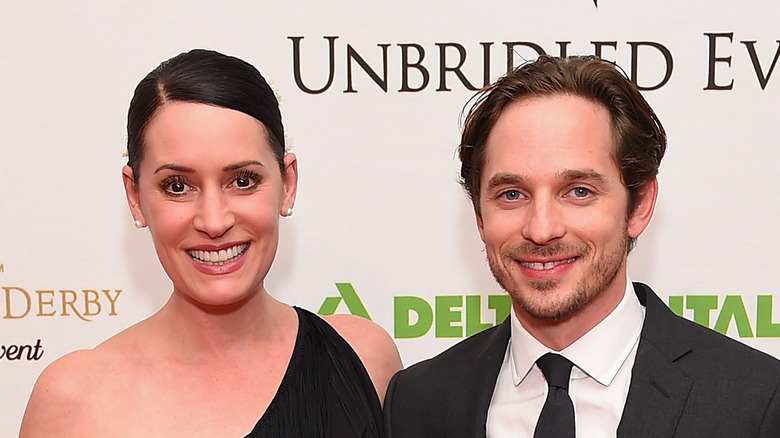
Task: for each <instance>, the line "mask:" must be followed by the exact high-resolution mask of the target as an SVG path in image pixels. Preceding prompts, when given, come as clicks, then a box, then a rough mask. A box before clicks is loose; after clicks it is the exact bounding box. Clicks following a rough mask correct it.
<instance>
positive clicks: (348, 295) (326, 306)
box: [317, 283, 371, 319]
mask: <svg viewBox="0 0 780 438" xmlns="http://www.w3.org/2000/svg"><path fill="white" fill-rule="evenodd" d="M336 289H338V291H339V295H340V296H338V297H327V298H325V301H323V302H322V305H321V306H320V310H318V311H317V313H319V314H320V315H333V314H334V313H336V309H337V308H338V307H339V304H341V300H344V303H345V304H346V305H347V309H349V313H351V314H353V315H357V316H362V317H363V318H366V319H371V315H369V314H368V310H367V309H366V306H364V305H363V302H362V301H361V300H360V297H359V296H358V294H357V292H356V291H355V288H354V287H352V283H336Z"/></svg>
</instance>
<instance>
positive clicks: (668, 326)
mask: <svg viewBox="0 0 780 438" xmlns="http://www.w3.org/2000/svg"><path fill="white" fill-rule="evenodd" d="M642 287H644V288H646V289H647V290H648V291H649V290H650V289H649V287H647V286H645V285H642ZM651 292H652V291H651ZM640 299H642V298H640ZM646 300H647V301H646V304H647V309H648V312H647V316H646V320H645V329H646V330H645V331H644V332H643V334H642V338H643V341H645V342H647V343H650V344H653V345H654V346H655V348H657V349H659V350H661V351H663V352H664V354H665V355H667V356H669V357H670V358H673V357H675V356H680V357H679V361H680V363H683V364H685V363H689V364H691V365H697V364H706V368H707V369H708V370H710V372H713V373H714V372H722V373H729V372H741V371H742V370H745V369H748V368H750V369H754V370H758V369H760V370H763V371H764V374H763V376H764V377H767V378H770V379H772V380H776V381H777V380H780V360H778V359H777V358H775V357H773V356H771V355H769V354H767V353H764V352H763V351H760V350H757V349H755V348H753V347H751V346H748V345H746V344H744V343H742V342H740V341H738V340H736V339H733V338H730V337H728V336H726V335H724V334H722V333H720V332H717V331H715V330H712V329H710V328H708V327H705V326H703V325H701V324H699V323H697V322H694V321H691V320H689V319H687V318H684V317H682V316H679V315H677V314H675V313H674V312H672V311H671V309H669V308H668V307H667V306H666V305H665V304H664V303H663V302H662V301H661V300H660V298H658V296H657V295H655V293H652V295H651V294H648V296H647V298H646ZM643 304H645V303H643ZM659 304H660V305H659ZM661 306H663V307H661ZM641 345H642V344H641V342H640V347H641ZM751 374H753V373H751Z"/></svg>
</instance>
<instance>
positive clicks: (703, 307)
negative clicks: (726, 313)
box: [685, 295, 718, 327]
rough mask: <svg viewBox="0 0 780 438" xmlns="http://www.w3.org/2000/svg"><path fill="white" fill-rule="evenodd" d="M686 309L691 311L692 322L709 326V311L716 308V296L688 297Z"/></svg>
mask: <svg viewBox="0 0 780 438" xmlns="http://www.w3.org/2000/svg"><path fill="white" fill-rule="evenodd" d="M685 304H686V308H688V309H692V310H693V320H694V321H696V322H698V323H699V324H701V325H703V326H704V327H709V326H710V311H711V310H715V309H717V308H718V296H717V295H688V300H687V302H686V303H685Z"/></svg>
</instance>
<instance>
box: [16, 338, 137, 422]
mask: <svg viewBox="0 0 780 438" xmlns="http://www.w3.org/2000/svg"><path fill="white" fill-rule="evenodd" d="M128 335H129V336H128ZM132 337H133V336H132V331H130V333H126V332H122V333H120V334H117V335H116V336H114V337H112V338H109V339H108V340H106V341H105V342H103V343H101V344H100V345H98V346H97V347H95V348H93V349H89V350H77V351H73V352H71V353H68V354H66V355H64V356H62V357H60V358H59V359H56V360H55V361H53V362H52V363H50V364H49V365H48V366H46V368H44V370H43V371H42V372H41V374H40V375H39V376H38V380H37V381H36V382H35V386H34V387H33V390H32V393H31V395H30V399H29V401H28V403H27V408H26V410H25V413H24V418H23V420H22V426H21V430H20V435H19V436H20V437H48V436H57V437H68V436H83V433H84V431H85V429H83V428H82V427H90V426H91V424H90V422H91V421H94V419H95V418H96V416H97V412H98V411H99V410H102V409H107V408H108V407H109V406H110V403H108V402H110V398H112V397H116V396H117V394H116V392H115V391H114V389H112V388H115V387H116V385H120V384H121V381H122V376H123V374H124V373H123V372H122V370H123V369H124V368H125V367H126V365H125V364H127V362H128V361H127V357H128V355H130V354H131V344H130V343H129V341H130V340H131V339H132ZM125 344H127V345H125ZM123 345H124V346H123ZM87 430H89V429H87Z"/></svg>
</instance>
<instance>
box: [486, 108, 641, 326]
mask: <svg viewBox="0 0 780 438" xmlns="http://www.w3.org/2000/svg"><path fill="white" fill-rule="evenodd" d="M485 147H486V157H485V164H484V168H483V172H482V179H481V181H480V201H479V202H480V207H481V210H482V215H481V217H478V218H477V225H478V227H479V232H480V236H481V237H482V240H483V241H484V242H485V248H486V251H487V255H488V262H489V263H490V268H491V270H492V271H493V275H494V276H495V277H496V280H497V281H498V282H499V283H500V284H501V285H502V286H503V287H504V289H506V290H507V291H508V292H509V294H510V295H511V297H512V301H513V305H514V308H515V312H516V313H517V315H518V317H519V319H520V320H521V322H524V321H525V322H524V324H525V323H526V322H532V321H536V322H539V321H549V322H555V321H559V320H561V319H564V318H571V317H574V316H578V317H582V318H580V320H582V323H583V324H588V325H591V326H592V325H595V324H597V323H598V322H599V321H600V320H601V319H603V318H604V317H605V316H606V315H607V314H609V312H611V311H612V309H614V307H615V306H616V305H617V303H618V302H619V301H620V299H621V298H622V296H623V293H624V291H625V284H626V269H625V262H626V256H627V253H628V239H629V236H630V237H637V236H638V235H639V234H640V233H641V232H642V230H644V227H645V226H646V225H647V222H649V219H650V215H651V214H652V205H653V203H654V200H655V189H654V188H655V180H653V181H652V184H651V185H652V187H653V190H651V192H652V193H651V197H652V202H650V210H649V213H650V214H647V215H643V214H634V213H632V214H631V215H630V216H628V217H627V208H628V207H627V203H628V192H627V189H626V187H625V186H624V185H623V183H622V181H621V177H620V171H619V169H618V167H617V165H616V164H615V162H614V160H613V158H612V155H611V151H612V150H613V140H612V132H611V124H610V118H609V113H608V111H607V109H606V108H604V107H603V106H601V105H599V104H596V103H594V102H592V101H589V100H586V99H583V98H580V97H575V96H567V95H555V96H549V97H538V98H531V99H527V100H524V101H520V102H515V103H512V104H510V105H509V106H507V107H506V108H505V109H504V110H503V112H502V114H501V116H500V117H499V119H498V121H497V122H496V124H495V126H494V127H493V130H492V131H491V133H490V136H489V137H488V141H487V143H486V146H485ZM647 201H648V200H647V199H645V198H644V197H642V199H640V204H642V203H643V202H644V203H645V204H642V206H641V207H640V208H638V209H637V210H635V211H644V210H643V208H644V207H646V206H647ZM583 318H584V320H583ZM526 325H527V324H526Z"/></svg>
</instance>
